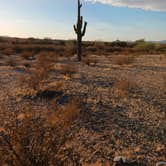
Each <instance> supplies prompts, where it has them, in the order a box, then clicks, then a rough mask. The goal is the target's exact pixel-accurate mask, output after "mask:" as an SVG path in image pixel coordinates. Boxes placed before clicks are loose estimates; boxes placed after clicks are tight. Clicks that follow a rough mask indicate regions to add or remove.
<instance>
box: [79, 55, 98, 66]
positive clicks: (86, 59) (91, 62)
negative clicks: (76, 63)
mask: <svg viewBox="0 0 166 166" xmlns="http://www.w3.org/2000/svg"><path fill="white" fill-rule="evenodd" d="M82 62H83V64H86V65H88V66H90V65H92V66H96V64H97V63H98V60H97V59H96V58H95V57H90V56H85V57H83V58H82Z"/></svg>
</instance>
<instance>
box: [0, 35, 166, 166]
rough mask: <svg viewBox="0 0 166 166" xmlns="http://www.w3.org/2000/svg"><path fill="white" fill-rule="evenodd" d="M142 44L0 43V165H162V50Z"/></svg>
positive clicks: (165, 68)
mask: <svg viewBox="0 0 166 166" xmlns="http://www.w3.org/2000/svg"><path fill="white" fill-rule="evenodd" d="M140 43H141V44H140ZM125 44H126V45H125ZM143 44H144V45H146V42H143V41H138V42H136V43H125V42H120V41H116V42H113V43H100V42H99V43H97V42H95V43H94V42H89V43H88V42H87V43H86V42H85V43H84V46H85V50H86V51H85V53H86V56H84V57H83V60H82V62H78V61H77V60H76V57H75V56H73V55H74V52H73V50H74V49H73V46H74V41H51V40H49V41H48V40H39V39H15V38H1V43H0V48H1V56H0V57H1V59H0V60H1V61H0V62H1V64H0V105H1V109H0V115H1V121H0V126H1V128H0V132H1V141H2V142H1V147H0V148H1V149H0V156H1V160H0V162H1V165H3V164H6V163H7V164H8V165H113V164H114V163H113V160H114V158H115V157H117V156H124V157H125V158H126V160H129V161H130V162H131V163H132V162H134V164H133V165H154V164H155V163H156V162H158V161H164V160H165V159H166V156H165V152H166V151H165V138H166V115H165V110H166V88H165V85H166V56H165V50H166V45H161V46H157V47H159V48H157V50H156V49H153V50H152V49H151V50H150V52H149V49H147V50H146V48H143V46H142V47H140V46H139V45H143ZM119 45H122V46H119ZM123 45H125V46H123ZM128 45H129V46H128ZM132 45H133V46H132ZM152 45H154V44H152ZM145 47H147V46H145ZM101 48H102V49H101ZM138 48H139V49H140V50H138ZM113 51H114V52H113ZM67 54H68V56H67ZM22 163H24V164H22Z"/></svg>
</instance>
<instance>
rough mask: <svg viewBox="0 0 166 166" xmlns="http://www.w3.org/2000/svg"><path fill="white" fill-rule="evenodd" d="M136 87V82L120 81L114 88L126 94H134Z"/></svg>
mask: <svg viewBox="0 0 166 166" xmlns="http://www.w3.org/2000/svg"><path fill="white" fill-rule="evenodd" d="M136 87H137V85H136V84H135V83H134V82H131V81H128V80H120V81H118V82H116V83H115V84H114V88H116V89H118V90H121V91H124V92H132V91H133V90H134V89H135V88H136Z"/></svg>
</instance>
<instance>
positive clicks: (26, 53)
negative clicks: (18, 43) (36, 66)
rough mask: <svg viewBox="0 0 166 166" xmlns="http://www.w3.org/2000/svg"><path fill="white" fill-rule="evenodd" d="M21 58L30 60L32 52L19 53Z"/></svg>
mask: <svg viewBox="0 0 166 166" xmlns="http://www.w3.org/2000/svg"><path fill="white" fill-rule="evenodd" d="M21 56H22V57H23V58H24V59H30V58H31V57H32V56H33V52H32V51H24V52H23V53H21Z"/></svg>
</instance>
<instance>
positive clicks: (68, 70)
mask: <svg viewBox="0 0 166 166" xmlns="http://www.w3.org/2000/svg"><path fill="white" fill-rule="evenodd" d="M77 71H78V69H77V66H76V65H75V64H63V65H61V67H60V70H59V72H60V73H61V74H64V75H69V76H72V75H73V74H75V73H77Z"/></svg>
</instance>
